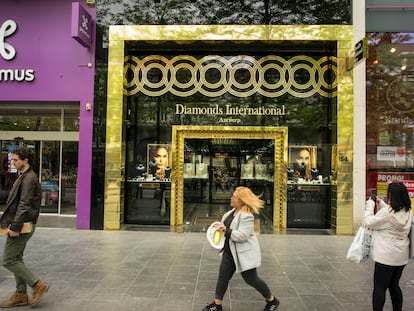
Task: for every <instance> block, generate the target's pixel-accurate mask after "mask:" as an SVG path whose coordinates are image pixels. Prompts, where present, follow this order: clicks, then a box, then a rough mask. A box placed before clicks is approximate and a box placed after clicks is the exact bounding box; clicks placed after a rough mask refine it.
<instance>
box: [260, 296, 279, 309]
mask: <svg viewBox="0 0 414 311" xmlns="http://www.w3.org/2000/svg"><path fill="white" fill-rule="evenodd" d="M279 304H280V301H279V300H278V299H277V298H276V297H274V298H273V301H268V302H267V303H266V307H265V308H264V309H263V311H275V310H276V309H277V307H278V306H279Z"/></svg>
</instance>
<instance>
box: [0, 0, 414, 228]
mask: <svg viewBox="0 0 414 311" xmlns="http://www.w3.org/2000/svg"><path fill="white" fill-rule="evenodd" d="M279 2H280V1H268V0H267V1H229V2H226V3H222V1H215V0H208V1H202V2H199V1H174V2H171V1H163V0H160V1H159V0H158V1H155V0H151V1H150V0H140V1H128V0H125V1H121V2H120V3H112V2H109V1H102V2H98V3H94V1H80V2H74V3H73V4H72V2H69V1H68V2H66V1H47V0H43V1H41V3H40V5H39V1H38V2H37V3H36V5H34V4H31V2H30V1H27V2H26V1H21V2H19V3H18V4H16V3H15V2H13V1H4V2H2V4H1V10H0V25H1V28H0V29H1V31H0V36H1V37H2V41H1V42H3V45H2V46H1V47H2V48H1V51H2V54H1V57H0V62H1V63H0V65H1V67H0V70H1V71H0V73H1V75H0V79H1V80H0V89H1V92H0V109H1V114H0V116H1V121H2V122H0V135H1V137H0V140H1V143H2V146H1V148H2V161H3V162H4V165H3V168H2V169H3V171H2V175H1V176H2V180H1V185H2V197H4V196H5V195H6V194H7V189H8V185H9V184H10V182H11V181H12V180H13V176H15V173H14V171H13V168H12V167H10V165H9V162H8V160H7V157H8V154H9V153H10V152H11V150H12V149H13V148H15V147H16V146H19V145H27V146H31V147H33V148H35V149H36V151H37V153H38V154H39V168H38V169H39V176H40V178H41V181H42V186H43V189H44V208H43V210H42V212H43V213H55V214H58V215H61V216H65V215H71V216H74V217H76V218H77V227H78V228H80V229H89V228H91V229H106V230H119V229H121V228H122V226H125V225H140V226H152V225H157V226H165V227H169V226H170V227H171V228H173V229H174V230H177V231H194V230H197V231H198V230H204V228H205V226H206V225H208V224H210V223H211V222H212V221H214V220H216V219H217V218H219V217H220V216H221V215H222V214H223V212H224V211H225V210H226V209H228V202H229V198H230V196H231V192H232V191H233V189H234V187H235V186H237V185H246V186H249V187H251V188H252V189H253V190H254V191H255V193H257V194H258V195H260V196H261V197H262V198H263V199H264V201H265V203H266V205H265V208H264V210H263V213H262V215H261V216H260V217H259V218H258V223H260V226H261V228H262V230H264V231H265V232H273V231H283V230H286V229H290V228H292V229H293V228H296V229H304V228H305V229H322V230H332V231H333V232H335V233H337V234H352V233H353V231H354V228H356V227H357V226H359V224H360V223H361V220H362V217H363V210H364V202H365V200H366V198H367V197H368V196H369V195H370V191H371V189H373V188H375V189H376V190H377V192H378V194H379V195H382V196H384V193H385V192H384V191H385V189H386V185H387V182H388V181H390V180H393V179H400V180H401V179H404V180H405V181H406V183H407V185H409V182H410V180H412V178H411V171H412V170H413V166H412V163H411V162H412V158H411V154H412V153H413V151H412V150H413V147H412V146H413V141H414V140H413V138H412V135H413V134H412V123H413V121H412V109H411V107H412V105H411V101H412V91H411V90H412V88H413V80H412V79H411V71H412V70H411V67H412V65H413V63H412V62H413V60H412V58H411V56H410V55H411V53H412V52H411V50H412V47H413V42H412V37H413V32H414V30H413V29H412V26H411V23H410V22H409V21H410V20H412V15H413V5H410V1H398V4H397V3H396V2H395V1H393V2H392V4H389V3H388V2H389V1H388V2H387V1H365V2H364V1H362V2H359V1H353V2H352V3H351V2H350V1H347V0H337V1H334V2H333V1H325V0H322V1H321V0H319V1H316V0H315V1H314V0H307V1H299V0H295V1H285V2H283V3H279ZM46 7H47V8H48V9H47V10H46V9H45V8H46ZM51 12H52V13H53V18H46V16H49V15H50V13H51ZM29 16H30V17H33V16H36V17H39V19H40V20H41V21H44V23H42V22H40V23H39V20H35V19H33V18H29ZM384 16H387V18H384ZM76 17H77V18H79V19H77V18H76ZM384 20H387V21H390V22H389V23H383V22H382V21H384ZM88 21H90V22H91V23H90V24H88ZM38 25H41V26H38ZM83 25H84V26H83ZM85 26H86V27H89V30H88V31H91V34H90V36H91V37H90V38H91V40H88V33H89V32H88V31H86V29H85V28H82V27H85ZM77 30H81V31H80V33H79V31H77ZM85 36H86V38H85ZM364 38H366V39H367V40H366V41H365V40H363V39H364ZM85 41H87V42H85ZM51 42H53V43H52V44H51ZM365 42H367V43H368V46H369V53H368V61H367V63H365V57H366V56H367V54H366V53H364V51H363V47H364V44H365ZM361 47H362V49H361ZM392 48H394V49H395V50H394V52H391V49H392ZM15 52H16V53H15ZM14 53H15V55H14V56H13V57H11V56H12V55H11V54H14ZM404 66H405V67H404ZM403 68H404V69H403ZM3 90H4V91H3ZM11 107H13V108H12V109H11ZM373 112H374V113H373Z"/></svg>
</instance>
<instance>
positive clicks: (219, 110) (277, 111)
mask: <svg viewBox="0 0 414 311" xmlns="http://www.w3.org/2000/svg"><path fill="white" fill-rule="evenodd" d="M175 113H176V114H180V115H200V114H203V115H228V116H284V115H286V107H285V105H282V106H280V107H275V106H260V107H239V106H234V105H230V104H227V105H225V106H224V107H221V106H219V105H215V106H213V107H202V106H199V107H192V106H191V107H189V106H186V105H183V104H176V105H175Z"/></svg>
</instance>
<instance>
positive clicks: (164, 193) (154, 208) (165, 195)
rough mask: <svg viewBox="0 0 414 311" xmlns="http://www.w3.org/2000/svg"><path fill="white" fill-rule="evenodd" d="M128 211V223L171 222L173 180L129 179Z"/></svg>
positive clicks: (166, 223)
mask: <svg viewBox="0 0 414 311" xmlns="http://www.w3.org/2000/svg"><path fill="white" fill-rule="evenodd" d="M127 200H128V204H129V208H128V210H127V213H126V215H125V216H126V220H127V222H128V223H136V224H156V225H158V224H165V225H168V224H169V222H170V204H171V182H169V181H159V180H156V181H146V180H136V179H131V180H128V183H127Z"/></svg>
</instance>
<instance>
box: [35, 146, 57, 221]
mask: <svg viewBox="0 0 414 311" xmlns="http://www.w3.org/2000/svg"><path fill="white" fill-rule="evenodd" d="M59 169H60V142H58V141H42V156H41V175H40V182H41V185H42V199H41V202H40V212H42V213H57V212H58V207H59V200H60V192H59V176H60V170H59Z"/></svg>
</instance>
